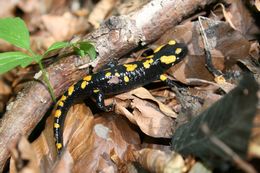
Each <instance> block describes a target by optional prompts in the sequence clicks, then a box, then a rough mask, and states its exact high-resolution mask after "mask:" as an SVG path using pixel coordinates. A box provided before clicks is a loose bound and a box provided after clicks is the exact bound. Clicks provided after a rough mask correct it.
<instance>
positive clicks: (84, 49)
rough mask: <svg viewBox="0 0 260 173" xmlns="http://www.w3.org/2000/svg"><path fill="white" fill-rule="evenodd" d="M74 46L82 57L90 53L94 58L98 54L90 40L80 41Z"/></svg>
mask: <svg viewBox="0 0 260 173" xmlns="http://www.w3.org/2000/svg"><path fill="white" fill-rule="evenodd" d="M74 48H75V51H76V52H77V53H78V55H80V56H81V57H83V56H85V55H86V54H88V55H89V57H90V58H91V59H92V60H93V59H95V58H96V56H97V53H96V49H95V47H94V46H93V45H92V44H91V43H89V42H78V43H76V44H75V45H74Z"/></svg>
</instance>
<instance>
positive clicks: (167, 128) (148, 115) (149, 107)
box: [132, 98, 175, 138]
mask: <svg viewBox="0 0 260 173" xmlns="http://www.w3.org/2000/svg"><path fill="white" fill-rule="evenodd" d="M132 107H133V109H134V110H133V116H134V119H135V121H136V123H137V125H138V126H139V127H140V129H141V130H142V131H143V132H144V133H145V134H147V135H149V136H152V137H163V138H169V137H171V136H172V133H173V129H172V128H173V126H174V123H175V121H174V119H172V118H170V117H167V116H165V114H163V113H162V112H161V111H159V110H157V109H156V108H154V105H153V104H151V103H149V102H147V101H144V100H141V99H138V98H136V99H134V100H133V102H132Z"/></svg>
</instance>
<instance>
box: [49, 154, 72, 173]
mask: <svg viewBox="0 0 260 173" xmlns="http://www.w3.org/2000/svg"><path fill="white" fill-rule="evenodd" d="M73 164H74V162H73V158H72V157H71V155H70V153H69V152H68V151H67V150H65V151H64V153H63V154H62V157H61V158H60V159H59V160H58V162H57V164H55V166H54V168H53V170H52V172H62V173H71V172H72V167H73ZM47 172H49V171H47Z"/></svg>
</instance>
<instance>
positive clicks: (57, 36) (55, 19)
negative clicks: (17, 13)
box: [41, 12, 88, 41]
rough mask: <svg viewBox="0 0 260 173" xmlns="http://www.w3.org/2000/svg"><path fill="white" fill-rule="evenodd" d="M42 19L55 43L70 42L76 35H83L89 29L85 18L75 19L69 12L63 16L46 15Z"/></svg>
mask: <svg viewBox="0 0 260 173" xmlns="http://www.w3.org/2000/svg"><path fill="white" fill-rule="evenodd" d="M41 19H42V22H43V25H44V26H45V27H46V29H47V30H48V32H50V33H51V35H52V37H53V38H54V40H55V41H63V40H68V39H70V38H72V36H73V35H75V34H78V33H83V32H84V31H86V29H87V27H88V24H87V22H86V21H85V19H84V18H80V17H75V16H73V15H72V14H71V13H69V12H67V13H64V14H63V15H62V16H56V15H51V14H46V15H43V16H42V17H41ZM57 23H58V25H57Z"/></svg>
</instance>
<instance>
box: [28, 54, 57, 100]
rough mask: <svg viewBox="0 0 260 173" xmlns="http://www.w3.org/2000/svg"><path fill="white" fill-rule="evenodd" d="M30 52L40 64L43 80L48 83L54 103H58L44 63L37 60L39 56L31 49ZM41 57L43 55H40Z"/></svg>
mask: <svg viewBox="0 0 260 173" xmlns="http://www.w3.org/2000/svg"><path fill="white" fill-rule="evenodd" d="M28 51H29V52H30V53H31V54H32V57H33V59H34V60H35V61H36V62H37V63H38V64H39V67H40V69H41V71H42V74H43V80H44V82H45V83H46V85H47V87H48V89H49V92H50V94H51V98H52V100H53V101H54V102H56V101H57V100H56V97H55V95H54V90H53V87H52V85H51V83H50V79H49V76H48V74H47V72H46V70H45V69H44V66H43V64H42V62H41V61H40V60H38V59H37V56H38V55H36V54H35V53H34V52H33V51H32V50H31V49H29V50H28ZM39 56H41V55H39ZM40 59H42V56H41V58H40Z"/></svg>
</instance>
